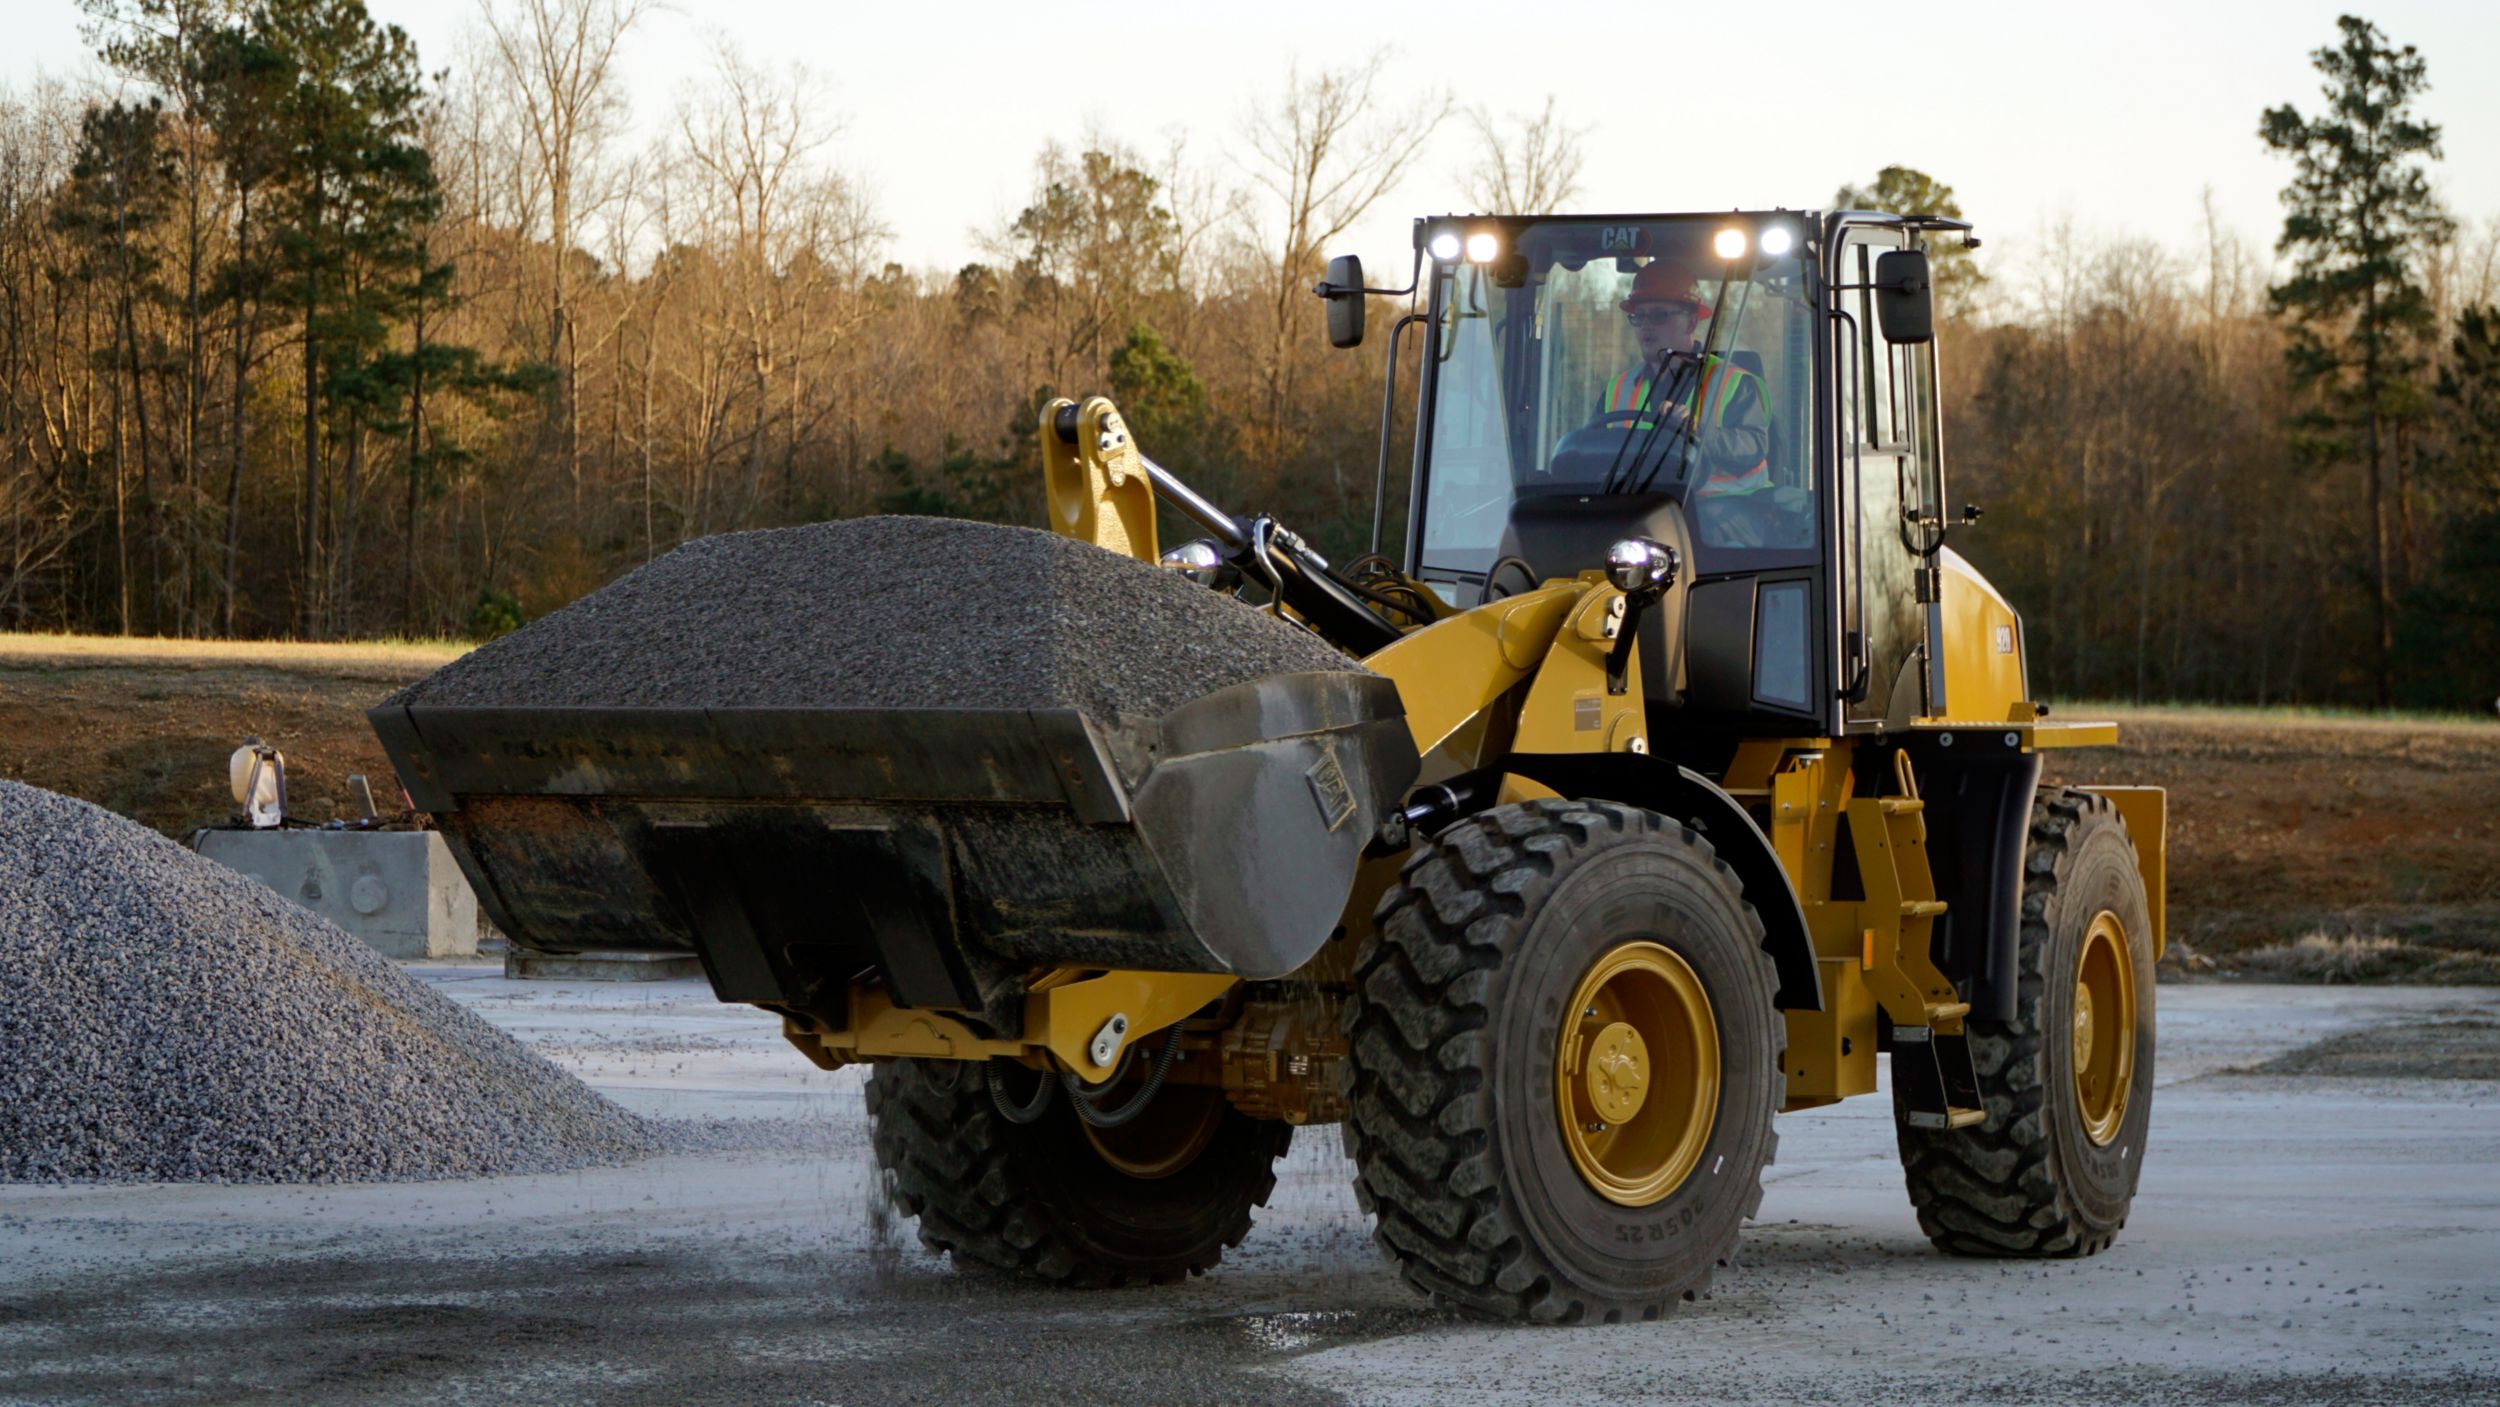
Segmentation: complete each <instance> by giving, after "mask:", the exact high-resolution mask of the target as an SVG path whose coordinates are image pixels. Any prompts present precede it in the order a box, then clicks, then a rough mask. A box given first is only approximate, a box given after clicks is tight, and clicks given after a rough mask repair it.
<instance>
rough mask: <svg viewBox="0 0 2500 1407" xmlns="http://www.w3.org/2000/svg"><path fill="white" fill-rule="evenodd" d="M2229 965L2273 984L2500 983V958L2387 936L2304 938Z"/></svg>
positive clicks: (2239, 956) (2240, 973) (2233, 971)
mask: <svg viewBox="0 0 2500 1407" xmlns="http://www.w3.org/2000/svg"><path fill="white" fill-rule="evenodd" d="M2226 966H2227V968H2228V969H2229V970H2230V973H2231V975H2235V976H2240V977H2254V978H2259V979H2262V980H2266V981H2272V982H2321V983H2326V984H2328V985H2334V984H2336V983H2352V982H2419V983H2427V984H2430V985H2434V986H2487V985H2491V984H2493V983H2500V955H2494V954H2492V953H2487V952H2473V951H2469V950H2466V949H2461V948H2442V947H2434V946H2431V945H2428V944H2422V943H2408V942H2406V941H2404V940H2403V939H2401V938H2391V937H2388V936H2386V935H2384V934H2367V935H2364V934H2344V935H2342V936H2340V937H2339V936H2335V935H2331V934H2326V933H2308V934H2303V935H2302V936H2300V937H2299V938H2296V939H2294V940H2292V941H2291V942H2289V943H2273V944H2269V945H2267V946H2265V947H2262V948H2256V949H2253V950H2251V951H2248V952H2244V953H2240V954H2237V955H2235V956H2233V957H2232V958H2230V959H2229V960H2228V962H2227V964H2226Z"/></svg>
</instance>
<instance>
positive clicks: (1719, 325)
mask: <svg viewBox="0 0 2500 1407" xmlns="http://www.w3.org/2000/svg"><path fill="white" fill-rule="evenodd" d="M1735 281H1736V280H1734V279H1731V278H1728V277H1726V276H1725V271H1722V275H1721V277H1720V279H1719V296H1718V297H1717V298H1715V299H1713V300H1712V301H1711V304H1710V330H1709V331H1708V332H1706V333H1704V334H1703V335H1702V339H1701V355H1700V356H1698V357H1695V358H1694V359H1693V367H1694V369H1695V370H1696V371H1697V372H1698V373H1700V375H1701V384H1700V385H1699V386H1697V387H1695V389H1694V394H1693V404H1692V408H1691V410H1690V411H1689V412H1687V414H1686V415H1685V417H1684V452H1683V453H1681V454H1679V455H1677V456H1676V457H1675V476H1674V477H1673V478H1671V479H1669V480H1667V482H1668V483H1671V484H1680V483H1682V482H1684V475H1685V472H1686V471H1687V470H1689V469H1690V468H1691V467H1692V463H1693V448H1694V446H1696V445H1698V444H1700V443H1701V418H1702V417H1703V416H1704V415H1706V414H1708V413H1709V408H1708V407H1706V406H1704V405H1703V404H1702V399H1703V396H1704V395H1705V394H1706V393H1707V392H1708V391H1709V389H1710V384H1709V383H1710V377H1709V367H1710V359H1711V358H1712V357H1713V356H1716V355H1717V354H1718V346H1719V333H1720V331H1721V330H1722V329H1724V328H1725V327H1726V326H1727V322H1728V319H1727V316H1726V314H1727V290H1728V285H1729V284H1731V283H1734V282H1735ZM1752 286H1753V285H1752V281H1751V280H1750V279H1748V280H1747V281H1746V287H1748V288H1750V287H1752ZM1653 433H1654V432H1653ZM1644 452H1646V450H1644ZM1632 463H1633V466H1634V467H1635V468H1637V467H1639V465H1640V461H1639V460H1638V459H1634V460H1633V461H1632ZM1662 467H1664V466H1663V465H1657V464H1653V465H1651V466H1650V467H1649V472H1648V473H1647V474H1644V475H1642V476H1641V481H1640V483H1639V484H1637V485H1634V486H1632V490H1631V491H1632V492H1634V493H1647V492H1649V486H1650V484H1651V483H1652V482H1654V481H1655V480H1656V479H1657V477H1658V471H1659V469H1660V468H1662Z"/></svg>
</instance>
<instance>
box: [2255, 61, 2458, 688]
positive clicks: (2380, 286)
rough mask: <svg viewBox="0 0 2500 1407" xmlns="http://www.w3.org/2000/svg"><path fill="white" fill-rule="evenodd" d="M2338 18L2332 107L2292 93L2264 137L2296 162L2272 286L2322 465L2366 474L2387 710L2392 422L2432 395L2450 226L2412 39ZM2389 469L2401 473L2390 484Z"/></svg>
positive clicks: (2391, 642) (2269, 115)
mask: <svg viewBox="0 0 2500 1407" xmlns="http://www.w3.org/2000/svg"><path fill="white" fill-rule="evenodd" d="M2336 24H2337V25H2338V27H2339V28H2340V29H2341V31H2342V38H2341V40H2340V41H2339V42H2338V43H2337V44H2335V45H2334V46H2333V47H2330V48H2323V49H2319V50H2316V51H2314V52H2313V53H2312V54H2311V55H2310V57H2311V59H2312V61H2313V62H2315V63H2316V65H2317V69H2318V72H2319V73H2320V74H2322V75H2324V76H2325V78H2326V82H2325V84H2324V85H2323V87H2322V90H2321V91H2322V92H2323V93H2324V94H2325V96H2326V99H2327V107H2326V109H2325V110H2324V111H2323V112H2322V113H2320V114H2319V115H2318V116H2316V117H2314V118H2310V117H2304V116H2302V115H2301V113H2300V111H2299V109H2297V108H2295V107H2293V106H2292V105H2290V104H2288V103H2286V104H2285V105H2283V106H2282V107H2278V108H2269V109H2268V110H2267V111H2266V113H2265V117H2264V120H2263V122H2262V124H2261V125H2260V126H2259V128H2258V135H2259V136H2260V137H2262V138H2263V139H2264V141H2265V143H2266V145H2267V146H2269V147H2272V148H2274V149H2275V150H2276V151H2279V152H2283V153H2286V154H2287V155H2289V156H2290V157H2291V158H2292V162H2293V176H2292V183H2291V184H2290V185H2288V186H2286V187H2284V188H2283V204H2284V207H2285V212H2286V213H2285V215H2284V219H2283V236H2282V238H2281V239H2280V240H2279V241H2277V243H2276V246H2275V247H2276V250H2277V251H2278V252H2279V253H2282V254H2284V255H2286V256H2288V257H2289V258H2290V259H2291V260H2292V276H2291V278H2290V279H2289V280H2288V281H2286V282H2284V283H2281V284H2278V285H2276V286H2275V288H2274V289H2273V291H2272V292H2273V306H2274V310H2275V312H2276V313H2277V314H2278V315H2281V316H2285V317H2288V318H2289V319H2290V320H2291V323H2292V336H2291V346H2290V350H2289V357H2290V365H2291V373H2292V379H2293V381H2294V383H2295V385H2297V386H2298V387H2299V388H2301V390H2302V391H2303V392H2304V393H2306V394H2307V395H2309V396H2311V397H2312V398H2313V402H2312V405H2311V408H2310V409H2309V410H2308V412H2307V413H2306V414H2305V415H2304V417H2303V420H2302V424H2301V426H2300V428H2301V429H2302V430H2303V431H2304V432H2305V433H2304V436H2303V439H2304V442H2305V445H2306V447H2307V449H2308V450H2309V452H2310V454H2311V456H2312V457H2313V458H2314V459H2315V460H2316V461H2317V462H2319V463H2321V464H2334V463H2339V462H2350V461H2351V460H2353V459H2354V458H2356V457H2358V458H2359V460H2360V462H2361V464H2362V466H2363V470H2364V473H2365V482H2366V483H2367V485H2368V491H2369V513H2370V574H2371V580H2372V586H2373V592H2374V598H2375V599H2374V611H2373V615H2374V619H2375V623H2376V630H2375V632H2374V633H2375V640H2374V645H2375V649H2374V655H2375V670H2374V673H2375V675H2376V689H2375V693H2376V697H2377V700H2378V703H2379V706H2380V707H2382V708H2383V707H2386V706H2387V705H2388V704H2389V703H2390V702H2391V701H2392V700H2393V698H2394V694H2395V684H2394V657H2395V603H2396V594H2397V589H2398V588H2397V575H2398V572H2397V564H2396V562H2395V561H2394V560H2393V559H2394V556H2395V554H2394V552H2393V551H2392V550H2391V537H2392V534H2391V531H2390V527H2389V520H2390V517H2391V507H2401V506H2402V502H2403V498H2404V486H2403V482H2402V476H2401V473H2400V472H2399V471H2396V469H2395V465H2394V462H2393V456H2392V455H2391V453H2390V449H2391V446H2390V444H2389V441H2390V439H2391V438H2392V430H2393V427H2394V426H2396V425H2398V424H2400V423H2402V422H2405V421H2407V420H2410V419H2412V418H2415V417H2417V416H2419V415H2420V414H2421V412H2422V410H2423V408H2424V406H2425V404H2426V401H2425V398H2424V396H2423V394H2422V388H2421V383H2420V373H2421V369H2422V356H2421V346H2422V343H2423V340H2424V338H2425V337H2426V336H2427V335H2428V334H2429V333H2431V332H2432V331H2433V329H2434V327H2435V324H2436V315H2435V314H2434V312H2433V310H2432V308H2431V304H2430V300H2429V298H2428V297H2427V296H2425V294H2424V293H2423V290H2422V285H2421V283H2420V281H2419V278H2418V263H2417V261H2418V260H2419V258H2420V256H2421V255H2422V254H2423V252H2424V251H2426V250H2427V249H2429V248H2430V247H2431V246H2432V245H2434V244H2436V243H2437V242H2439V241H2440V240H2443V239H2445V238H2447V236H2448V234H2449V233H2450V230H2451V228H2452V226H2451V224H2450V222H2449V220H2448V218H2447V216H2446V215H2444V214H2442V213H2441V211H2440V209H2439V204H2438V202H2437V200H2436V199H2434V198H2433V196H2432V194H2431V188H2430V178H2429V176H2428V174H2427V173H2426V171H2425V170H2424V167H2423V164H2422V163H2423V162H2424V161H2436V160H2438V159H2439V154H2440V153H2439V128H2438V127H2437V126H2435V125H2433V124H2431V123H2428V122H2425V121H2422V120H2421V119H2420V118H2419V117H2417V116H2415V115H2414V112H2413V106H2414V103H2415V100H2417V99H2418V98H2419V97H2420V96H2421V95H2422V94H2423V93H2424V92H2425V91H2427V90H2428V88H2429V87H2430V82H2429V79H2428V77H2427V66H2426V65H2425V64H2424V62H2423V60H2422V57H2421V55H2420V54H2418V53H2416V52H2415V51H2414V49H2413V46H2411V45H2409V44H2408V45H2406V46H2405V47H2403V48H2401V49H2397V48H2392V47H2390V46H2389V44H2388V41H2387V36H2386V35H2385V34H2383V33H2381V32H2380V31H2379V28H2378V26H2376V25H2374V24H2371V23H2370V22H2369V21H2367V20H2364V19H2360V18H2358V17H2356V16H2352V15H2346V16H2344V17H2343V18H2341V19H2339V20H2338V21H2336ZM2391 472H2396V473H2397V478H2398V486H2397V491H2396V492H2395V493H2394V494H2392V495H2391V494H2390V492H2389V490H2388V479H2389V476H2390V474H2391ZM2391 498H2392V499H2394V500H2396V502H2395V503H2394V504H2393V505H2391V501H2390V500H2391Z"/></svg>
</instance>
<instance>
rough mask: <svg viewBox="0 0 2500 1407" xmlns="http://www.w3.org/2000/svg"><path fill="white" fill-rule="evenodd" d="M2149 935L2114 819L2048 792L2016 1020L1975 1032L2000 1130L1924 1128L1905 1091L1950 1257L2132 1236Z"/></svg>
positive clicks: (2120, 825) (2035, 848)
mask: <svg viewBox="0 0 2500 1407" xmlns="http://www.w3.org/2000/svg"><path fill="white" fill-rule="evenodd" d="M2152 935H2153V927H2152V918H2151V911H2150V906H2149V905H2148V904H2147V903H2146V902H2145V896H2144V881H2143V876H2142V874H2141V872H2140V871H2138V869H2137V868H2136V860H2135V846H2134V844H2133V843H2132V842H2131V841H2129V840H2128V838H2127V828H2126V823H2125V822H2124V821H2122V820H2121V819H2120V818H2119V816H2118V811H2117V808H2116V807H2114V806H2113V805H2111V804H2110V802H2109V801H2108V800H2107V799H2106V798H2103V797H2099V796H2095V795H2093V794H2092V793H2090V792H2085V791H2075V790H2069V789H2054V790H2048V791H2043V792H2042V793H2041V794H2040V797H2039V799H2038V800H2037V801H2036V802H2035V803H2034V805H2033V807H2032V813H2031V841H2030V846H2029V849H2028V851H2027V852H2026V854H2025V855H2024V858H2023V897H2022V939H2021V948H2020V957H2019V964H2018V968H2017V970H2018V971H2019V972H2020V974H2021V987H2020V990H2019V995H2018V996H2017V998H2016V1002H2015V1012H2014V1019H2013V1020H2012V1021H2010V1022H2002V1023H2000V1022H1989V1021H1971V1022H1969V1023H1968V1024H1967V1027H1966V1029H1967V1030H1968V1032H1969V1034H1970V1050H1971V1059H1972V1063H1973V1064H1975V1065H1976V1066H1977V1067H1978V1071H1979V1093H1980V1099H1981V1102H1982V1103H1983V1104H1984V1105H1985V1106H1986V1108H1987V1111H1988V1120H1987V1122H1986V1123H1984V1124H1981V1125H1978V1126H1976V1127H1974V1128H1968V1129H1916V1128H1912V1127H1910V1125H1909V1123H1908V1122H1907V1119H1906V1118H1905V1117H1904V1116H1905V1115H1906V1114H1907V1112H1908V1111H1907V1109H1906V1107H1905V1106H1904V1105H1903V1104H1902V1102H1901V1094H1900V1090H1901V1086H1900V1084H1899V1082H1898V1081H1896V1082H1895V1083H1894V1085H1893V1113H1894V1124H1895V1128H1896V1130H1897V1131H1898V1133H1899V1135H1900V1142H1901V1166H1902V1170H1903V1172H1904V1173H1905V1175H1906V1176H1907V1178H1908V1181H1909V1187H1910V1203H1911V1205H1912V1206H1914V1207H1916V1208H1917V1210H1918V1224H1919V1228H1920V1229H1921V1230H1923V1231H1925V1232H1926V1233H1927V1236H1928V1239H1930V1240H1932V1241H1933V1242H1935V1244H1936V1245H1937V1247H1938V1248H1939V1249H1942V1250H1945V1251H1949V1252H1952V1253H1954V1254H1957V1255H1974V1256H2088V1255H2093V1254H2097V1253H2098V1252H2100V1251H2103V1250H2106V1249H2107V1248H2108V1247H2109V1244H2110V1242H2111V1241H2112V1240H2114V1239H2115V1238H2116V1237H2117V1235H2118V1231H2119V1228H2121V1227H2123V1226H2125V1225H2126V1224H2127V1211H2128V1208H2129V1207H2130V1206H2131V1205H2132V1204H2133V1202H2134V1199H2135V1190H2136V1184H2137V1180H2138V1179H2139V1178H2140V1177H2141V1175H2142V1173H2143V1169H2144V1138H2145V1132H2146V1129H2147V1128H2148V1126H2149V1125H2150V1123H2151V1121H2152V1114H2153V1044H2154V1042H2153V1004H2154V1003H2153V948H2152ZM2079 993H2080V995H2079ZM2095 993H2098V994H2099V995H2098V998H2097V1000H2096V999H2095V997H2094V994H2095ZM2121 1007H2123V1008H2124V1009H2123V1010H2122V1009H2120V1008H2121ZM2078 1017H2081V1018H2082V1019H2081V1020H2080V1021H2079V1020H2078Z"/></svg>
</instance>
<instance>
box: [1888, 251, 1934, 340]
mask: <svg viewBox="0 0 2500 1407" xmlns="http://www.w3.org/2000/svg"><path fill="white" fill-rule="evenodd" d="M1875 321H1876V322H1877V324H1879V325H1880V326H1881V327H1882V328H1883V329H1884V340H1885V341H1887V342H1892V343H1897V344H1917V343H1922V342H1933V341H1935V340H1936V301H1935V287H1934V283H1933V281H1932V280H1931V279H1930V278H1929V277H1928V273H1927V251H1926V250H1924V249H1895V250H1893V251H1892V252H1890V253H1888V254H1881V255H1878V256H1876V259H1875Z"/></svg>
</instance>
